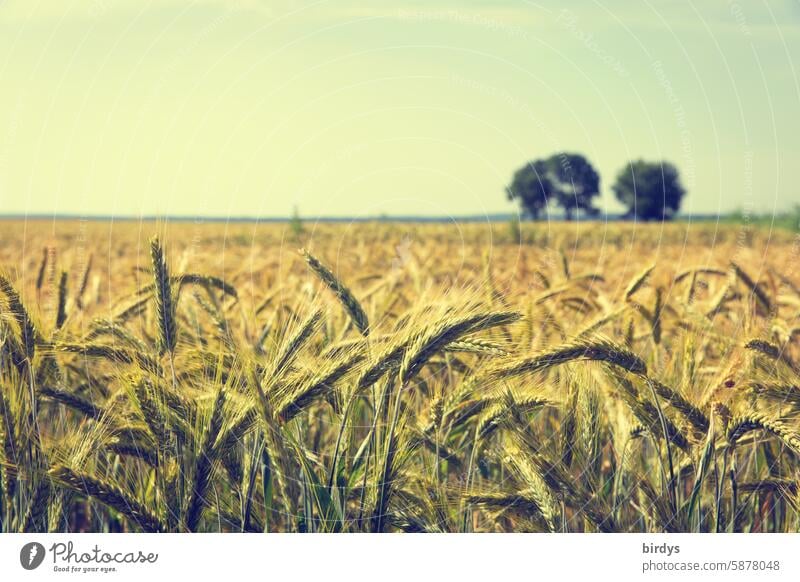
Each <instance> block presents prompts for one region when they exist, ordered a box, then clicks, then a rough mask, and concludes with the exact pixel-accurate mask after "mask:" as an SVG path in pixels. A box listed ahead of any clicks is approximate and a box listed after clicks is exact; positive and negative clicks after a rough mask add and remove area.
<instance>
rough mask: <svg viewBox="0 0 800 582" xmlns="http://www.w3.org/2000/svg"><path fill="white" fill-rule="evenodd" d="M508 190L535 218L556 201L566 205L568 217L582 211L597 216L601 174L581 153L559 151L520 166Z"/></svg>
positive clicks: (511, 196)
mask: <svg viewBox="0 0 800 582" xmlns="http://www.w3.org/2000/svg"><path fill="white" fill-rule="evenodd" d="M506 193H507V194H508V198H509V200H514V199H519V201H520V203H521V205H522V208H523V210H524V211H525V212H526V213H527V214H528V215H529V216H531V217H533V218H537V217H538V216H539V214H540V213H541V212H542V211H543V210H545V209H546V208H547V207H548V205H550V204H551V203H552V202H553V201H555V202H556V203H558V204H559V205H560V206H561V207H562V208H563V209H564V212H565V214H566V217H567V219H568V220H571V219H572V218H573V217H574V216H575V214H576V213H577V212H579V211H582V212H584V213H585V214H588V215H590V216H594V215H596V214H597V213H598V210H597V208H595V207H594V206H593V205H592V199H593V198H594V197H595V196H597V195H598V194H599V193H600V176H598V174H597V172H596V171H595V169H594V168H593V167H592V164H591V163H589V161H588V160H587V159H586V158H585V157H583V156H582V155H580V154H568V153H559V154H554V155H552V156H550V157H549V158H547V159H539V160H534V161H532V162H530V163H528V164H526V165H525V166H523V167H522V168H520V169H519V170H517V171H516V172H515V173H514V177H513V178H512V181H511V185H510V186H508V187H507V188H506Z"/></svg>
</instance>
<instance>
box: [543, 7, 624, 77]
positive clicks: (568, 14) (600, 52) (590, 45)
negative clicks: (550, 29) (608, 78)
mask: <svg viewBox="0 0 800 582" xmlns="http://www.w3.org/2000/svg"><path fill="white" fill-rule="evenodd" d="M556 22H558V23H559V24H561V25H562V26H563V27H564V28H565V29H567V30H568V31H569V32H570V34H572V36H574V37H575V38H576V39H577V40H579V41H580V42H581V43H582V44H583V46H584V47H586V49H587V50H588V51H589V52H591V53H592V54H594V55H595V56H596V57H597V58H598V59H600V61H601V62H602V63H603V64H604V65H606V66H607V67H609V68H610V69H611V70H612V71H614V72H615V73H616V74H617V75H619V76H620V77H627V76H628V70H627V69H626V68H625V66H624V65H623V64H622V62H621V61H620V60H619V59H618V58H616V57H615V56H613V55H612V54H611V53H609V52H608V51H606V50H604V49H603V48H602V47H601V46H600V45H599V44H598V43H597V41H596V40H595V38H594V35H593V34H592V33H591V32H587V31H586V30H584V29H583V28H581V27H580V26H579V25H578V16H577V14H575V13H574V12H573V11H572V10H569V9H568V8H564V9H562V10H561V12H560V13H559V14H558V18H556Z"/></svg>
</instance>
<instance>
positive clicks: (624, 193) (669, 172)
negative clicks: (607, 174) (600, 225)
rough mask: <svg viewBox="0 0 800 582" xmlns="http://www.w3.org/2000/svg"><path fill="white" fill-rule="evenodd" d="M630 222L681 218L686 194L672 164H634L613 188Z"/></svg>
mask: <svg viewBox="0 0 800 582" xmlns="http://www.w3.org/2000/svg"><path fill="white" fill-rule="evenodd" d="M611 189H612V190H613V192H614V194H615V195H616V197H617V200H619V201H620V202H622V204H624V205H625V206H626V207H627V208H628V211H627V213H626V216H627V217H628V218H637V219H641V220H669V219H671V218H673V217H674V216H675V214H677V212H678V210H679V209H680V206H681V201H682V200H683V197H684V195H685V194H686V190H685V189H684V188H683V186H682V185H681V181H680V176H679V174H678V169H677V168H676V167H675V166H673V165H672V164H670V163H669V162H646V161H644V160H636V161H633V162H630V163H629V164H628V165H627V166H626V167H625V168H623V169H622V170H621V171H620V173H619V174H618V175H617V181H616V182H615V183H614V186H612V188H611Z"/></svg>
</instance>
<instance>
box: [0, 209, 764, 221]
mask: <svg viewBox="0 0 800 582" xmlns="http://www.w3.org/2000/svg"><path fill="white" fill-rule="evenodd" d="M735 214H736V211H729V212H725V213H719V214H714V213H710V212H709V213H693V214H677V215H676V216H675V217H674V218H673V219H672V220H670V221H667V222H675V221H682V220H714V219H720V218H728V217H731V216H734V215H735ZM752 215H753V216H762V215H760V214H756V213H753V214H752ZM779 215H780V214H773V216H779ZM297 218H298V217H293V216H250V215H235V216H218V215H210V216H202V215H190V214H143V215H135V214H77V213H75V214H73V213H43V212H36V213H30V214H23V213H0V220H54V221H56V220H57V221H66V220H78V221H87V222H109V221H122V222H131V221H143V222H156V221H171V222H197V223H200V222H237V223H248V222H250V223H252V222H256V223H258V222H266V223H284V222H287V223H288V222H291V221H293V220H296V219H297ZM514 218H520V219H521V220H522V221H524V222H547V221H552V222H602V221H604V220H611V221H615V222H626V221H632V220H634V219H631V218H628V217H626V215H625V214H623V213H606V214H600V215H597V216H593V217H577V218H573V219H572V220H567V219H566V217H565V216H564V215H562V214H555V215H547V216H546V217H541V218H525V217H523V216H522V215H519V214H516V213H502V212H498V213H492V214H467V215H454V216H439V215H413V214H395V215H389V214H384V215H376V216H299V219H300V221H301V222H324V223H342V222H422V223H424V222H431V223H443V222H498V221H507V220H511V219H514Z"/></svg>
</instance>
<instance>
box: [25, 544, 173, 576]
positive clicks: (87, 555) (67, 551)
mask: <svg viewBox="0 0 800 582" xmlns="http://www.w3.org/2000/svg"><path fill="white" fill-rule="evenodd" d="M48 556H49V557H50V560H49V563H50V564H52V569H53V571H54V572H63V573H67V572H69V573H81V574H90V573H102V574H106V573H111V572H116V571H118V567H119V566H122V565H127V566H130V565H148V564H155V563H156V562H157V561H158V554H157V553H154V552H145V551H143V550H132V551H106V550H104V549H103V548H101V547H100V546H99V545H97V544H95V545H94V546H93V547H91V548H89V549H88V550H84V549H76V547H75V545H74V544H73V543H72V542H56V543H54V544H53V545H52V546H50V548H49V549H45V547H44V546H43V545H42V544H40V543H39V542H28V543H27V544H25V545H24V546H22V549H20V552H19V563H20V565H21V566H22V567H23V568H24V569H26V570H35V569H36V568H38V567H39V566H41V565H42V564H43V563H44V562H45V558H46V557H48Z"/></svg>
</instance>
